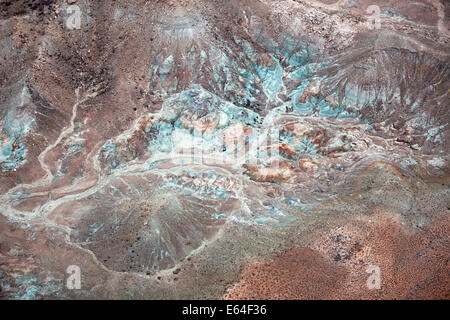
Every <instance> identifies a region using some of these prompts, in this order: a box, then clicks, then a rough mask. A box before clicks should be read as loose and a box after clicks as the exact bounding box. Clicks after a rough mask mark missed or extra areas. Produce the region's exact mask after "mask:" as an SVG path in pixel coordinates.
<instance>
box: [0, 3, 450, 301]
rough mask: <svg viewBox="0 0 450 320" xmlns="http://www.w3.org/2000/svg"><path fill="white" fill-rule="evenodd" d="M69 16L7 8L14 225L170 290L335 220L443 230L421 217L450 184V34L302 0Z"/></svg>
mask: <svg viewBox="0 0 450 320" xmlns="http://www.w3.org/2000/svg"><path fill="white" fill-rule="evenodd" d="M20 5H22V8H23V10H22V9H20V7H21V6H20ZM67 5H68V4H67V2H66V1H47V2H45V3H44V4H43V5H42V6H41V7H39V6H37V4H36V1H34V2H33V1H15V2H14V4H13V5H10V6H7V5H6V4H4V2H3V3H2V4H1V5H0V10H1V12H2V13H1V20H0V43H1V44H2V45H1V48H0V62H1V65H0V106H1V109H0V120H1V121H0V195H1V199H0V212H1V213H2V215H3V216H4V217H7V219H8V222H1V223H4V224H5V225H7V224H8V223H17V224H18V225H20V226H23V228H24V229H25V230H26V228H31V229H32V228H33V227H36V228H37V229H38V230H39V231H36V232H38V233H39V232H40V233H41V234H44V235H43V236H42V237H44V238H45V237H48V238H52V239H53V236H54V238H57V239H58V240H57V241H60V242H61V243H64V245H67V246H68V247H70V249H67V250H68V252H69V251H71V250H80V252H83V253H88V254H89V255H90V257H92V261H94V262H92V261H91V262H86V263H87V264H89V263H92V264H93V265H95V266H98V267H99V268H100V269H101V270H102V271H96V272H105V273H106V274H108V275H109V274H114V277H116V276H117V277H120V276H125V275H126V276H128V275H131V276H138V277H143V278H145V279H147V280H148V281H156V280H155V279H158V278H154V277H161V275H167V274H170V273H171V272H172V271H173V272H175V273H174V274H178V272H179V268H181V267H182V266H184V264H185V263H186V261H187V259H195V257H198V256H201V257H202V259H204V260H202V261H203V263H205V265H206V264H207V263H211V262H210V260H212V258H211V259H209V258H208V257H213V256H214V257H224V256H225V255H226V254H230V255H231V253H230V252H232V254H236V257H237V258H236V261H238V262H236V266H239V268H240V267H242V266H244V265H246V263H250V262H254V261H256V260H260V259H264V258H265V257H267V256H270V254H272V253H273V252H275V250H281V249H280V248H288V247H289V243H294V242H295V241H297V240H295V241H291V240H292V239H293V238H295V237H297V236H299V234H301V233H302V232H300V231H298V232H297V231H296V230H303V229H301V228H309V227H310V226H314V223H317V225H318V226H320V227H317V230H318V229H320V228H322V227H323V226H322V221H323V220H321V219H332V218H328V217H330V216H333V217H334V218H333V219H344V218H345V217H347V216H346V215H348V216H351V213H353V212H358V214H360V213H361V212H362V211H364V210H367V211H371V210H372V209H373V208H375V207H376V208H378V206H385V207H386V208H389V210H392V211H393V212H394V213H393V216H395V217H400V218H401V219H404V220H402V221H403V222H404V224H405V225H408V227H410V228H412V229H414V228H419V229H420V227H421V226H422V225H424V224H425V223H426V222H430V221H431V220H432V218H431V217H432V216H433V215H432V214H431V213H430V212H428V211H426V212H427V213H426V214H425V216H424V217H422V216H420V214H419V213H417V212H419V211H420V210H419V209H417V210H418V211H417V212H416V211H414V213H413V214H410V213H411V212H412V211H411V210H413V209H411V208H413V207H414V204H411V203H412V202H414V197H415V196H414V195H415V194H418V193H420V192H422V191H423V193H424V194H428V193H427V191H426V190H425V189H426V188H427V187H425V186H424V184H421V183H422V182H421V181H441V180H439V179H446V177H447V176H448V151H449V138H450V135H449V127H448V124H449V119H450V108H449V104H448V101H449V89H448V88H449V84H450V77H449V75H450V68H449V57H448V55H447V53H446V52H444V51H445V50H442V47H445V48H447V49H448V42H446V41H444V40H442V39H443V38H442V37H444V36H443V35H442V34H440V33H439V32H440V31H439V30H440V29H437V32H438V33H439V35H440V37H437V40H436V39H434V40H435V41H434V42H433V41H430V40H429V39H428V40H427V39H423V38H420V37H419V35H418V36H417V37H415V36H414V35H411V34H410V35H406V34H402V33H401V32H399V31H393V30H389V31H386V32H383V30H373V31H369V30H367V28H366V27H364V25H363V24H362V23H361V22H360V21H357V20H358V19H356V21H355V20H354V18H351V17H350V18H349V17H347V16H338V15H337V14H332V13H330V12H328V11H327V10H328V9H329V8H328V7H327V6H325V9H326V10H319V9H317V8H315V7H309V6H305V5H304V4H302V3H298V2H295V1H256V0H255V1H253V0H252V1H226V3H224V2H223V1H181V2H180V3H178V2H177V3H175V2H172V1H137V0H136V1H127V2H125V1H115V2H109V1H87V0H82V1H81V0H80V1H76V5H77V6H78V8H79V9H80V10H81V12H82V18H83V19H82V24H81V28H80V29H79V30H77V29H75V30H68V29H67V27H66V25H65V18H66V16H65V15H64V14H63V13H64V12H65V10H66V9H67ZM327 8H328V9H327ZM333 8H334V7H333ZM333 10H334V9H333ZM352 17H354V16H352ZM430 32H431V31H430ZM420 36H422V35H420ZM424 37H425V36H424ZM399 39H400V40H401V41H399ZM447 40H448V39H447ZM421 41H422V42H421ZM408 179H411V180H408ZM414 179H417V181H420V182H417V181H416V180H414ZM433 183H434V182H433ZM440 185H441V184H440ZM375 188H379V190H381V191H380V192H379V193H376V192H375V191H373V190H374V189H375ZM396 188H397V189H398V188H401V189H402V192H404V195H403V196H402V197H401V198H402V199H401V200H399V198H398V197H399V196H398V194H397V193H398V192H399V191H398V190H397V189H396ZM396 190H397V191H396ZM421 190H422V191H421ZM396 192H397V193H396ZM380 194H381V195H380ZM435 194H436V195H441V196H439V197H436V198H433V200H430V201H433V203H434V204H433V206H435V207H436V208H440V209H442V208H447V204H446V203H445V201H446V200H445V199H446V197H448V191H445V190H444V191H442V190H439V191H436V192H435ZM377 197H379V198H377ZM380 199H382V200H380ZM405 199H406V200H405ZM403 200H404V201H403ZM358 201H361V202H358ZM364 201H366V202H364ZM421 201H422V202H424V201H425V202H426V200H424V199H422V200H421ZM406 202H408V204H411V205H409V206H407V205H405V203H406ZM355 203H357V204H355ZM355 208H357V209H355ZM373 210H375V209H373ZM377 210H378V209H377ZM414 210H415V209H414ZM444 210H445V209H444ZM342 212H345V214H343V217H342V218H341V217H339V216H338V214H342ZM377 212H378V211H377ZM355 214H356V213H355ZM409 214H410V215H409ZM315 219H317V220H315ZM333 221H334V220H333ZM336 221H337V220H336ZM31 229H30V230H31ZM312 229H314V228H313V227H311V229H309V230H312ZM303 231H304V230H303ZM308 232H309V231H308ZM60 233H62V234H63V235H64V237H62V236H61V238H58V236H56V235H60ZM241 233H242V234H244V235H245V236H242V238H240V236H239V234H241ZM274 235H276V237H275V236H274ZM245 237H246V238H245ZM243 238H245V239H244V240H242V239H243ZM249 239H250V240H249ZM255 239H256V240H255ZM262 239H263V240H262ZM267 239H269V240H267ZM24 241H25V240H24ZM52 241H53V240H52ZM220 241H223V242H220ZM239 241H241V242H242V243H246V245H248V247H249V248H248V247H245V248H246V249H245V250H244V249H241V251H239V250H238V249H236V250H234V249H230V247H227V245H229V246H232V247H233V248H235V247H240V245H241V242H239ZM246 241H247V242H246ZM251 241H255V243H253V244H251V245H249V244H248V243H250V242H251ZM265 241H268V242H265ZM217 243H220V245H217V247H215V244H217ZM230 243H232V245H230ZM263 243H264V245H263ZM267 243H269V245H266V244H267ZM272 243H275V244H273V245H272ZM295 243H297V242H295ZM298 243H300V241H299V242H298ZM259 244H261V246H259ZM221 246H223V248H226V249H222V247H221ZM209 247H213V248H214V249H208V248H209ZM242 248H244V246H243V245H242ZM208 250H212V251H208ZM221 250H223V251H221ZM226 250H228V251H226ZM233 250H234V251H233ZM244 251H248V252H244ZM294 251H295V250H294ZM77 252H78V251H77ZM211 252H212V253H211ZM295 252H296V251H295ZM299 252H303V251H302V250H299ZM209 253H211V256H208V254H209ZM203 255H204V256H203ZM205 256H206V258H205ZM311 256H314V254H311ZM0 257H1V256H0ZM233 257H234V256H233ZM55 259H59V257H58V256H57V257H55ZM208 259H209V260H208ZM43 260H45V259H43ZM231 260H232V259H231V258H229V259H228V260H226V261H227V262H226V263H224V266H223V270H231V271H230V274H237V272H238V271H237V269H239V268H238V267H236V268H237V269H233V268H234V266H232V265H233V264H232V262H230V261H231ZM89 261H90V260H89ZM204 261H207V262H204ZM249 261H250V262H249ZM318 261H322V260H321V259H318ZM42 263H44V264H45V262H42ZM61 263H62V262H61ZM218 269H220V268H218ZM241 269H242V268H241ZM269 269H270V268H269ZM49 270H50V269H49ZM202 270H203V269H202ZM51 272H56V271H49V273H51ZM147 280H146V281H147ZM143 281H144V280H143ZM186 281H187V280H186ZM205 281H207V280H205ZM230 281H231V280H230ZM39 288H41V289H37V290H38V291H39V290H41V291H42V290H44V289H42V288H43V287H42V286H41V287H39ZM221 288H222V289H223V286H222V287H221ZM45 290H47V289H45ZM45 290H44V291H45ZM218 290H219V289H218ZM44 291H42V292H44ZM219 291H220V290H219ZM45 292H47V291H45ZM222 293H223V290H222ZM222 293H221V294H222ZM238 296H239V295H238Z"/></svg>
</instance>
